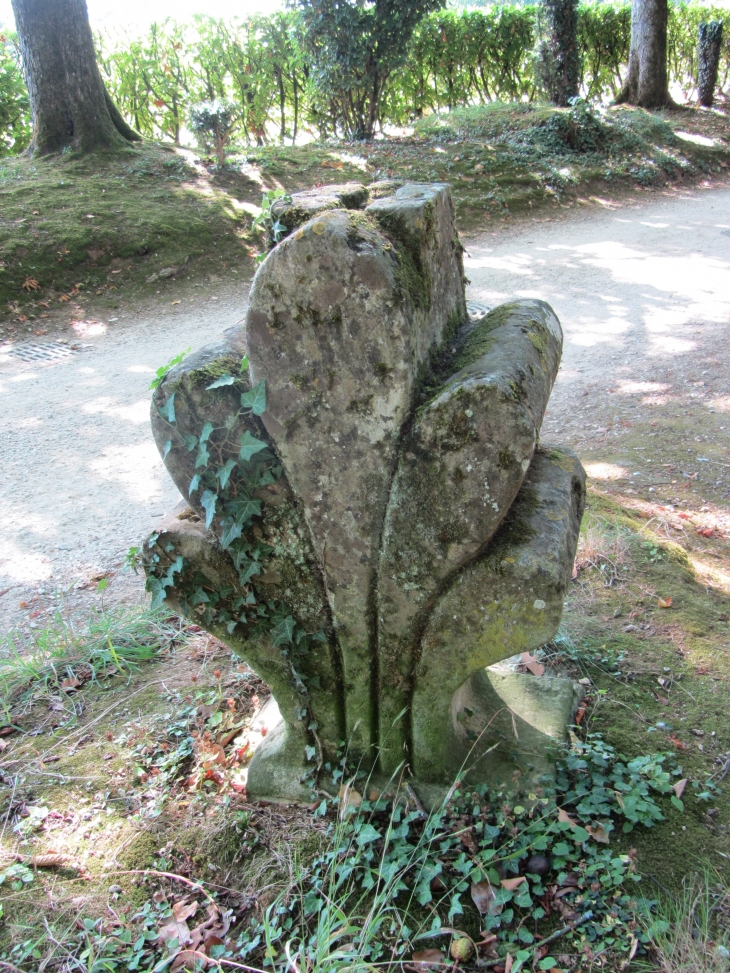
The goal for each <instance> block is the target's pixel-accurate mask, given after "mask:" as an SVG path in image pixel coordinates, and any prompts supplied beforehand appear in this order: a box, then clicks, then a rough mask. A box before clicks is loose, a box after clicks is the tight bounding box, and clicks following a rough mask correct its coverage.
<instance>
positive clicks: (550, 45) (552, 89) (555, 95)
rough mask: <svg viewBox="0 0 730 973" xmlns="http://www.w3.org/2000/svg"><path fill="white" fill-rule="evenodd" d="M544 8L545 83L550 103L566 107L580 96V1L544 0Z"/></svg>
mask: <svg viewBox="0 0 730 973" xmlns="http://www.w3.org/2000/svg"><path fill="white" fill-rule="evenodd" d="M544 7H545V12H546V14H547V21H548V33H549V36H548V41H547V50H546V52H545V56H546V60H547V63H546V65H545V69H546V71H545V73H546V75H547V77H546V78H545V82H546V86H547V89H548V94H549V97H550V101H552V103H553V104H554V105H560V106H561V107H565V106H566V105H569V104H570V102H571V99H572V98H575V97H577V95H578V91H579V85H580V50H579V47H578V0H544Z"/></svg>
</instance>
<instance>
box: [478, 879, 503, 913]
mask: <svg viewBox="0 0 730 973" xmlns="http://www.w3.org/2000/svg"><path fill="white" fill-rule="evenodd" d="M470 891H471V899H472V902H473V903H474V905H475V906H476V907H477V909H478V910H479V912H480V913H481V914H482V915H483V916H486V915H490V916H498V915H499V914H500V912H502V910H503V909H504V906H503V905H501V904H497V903H495V901H494V900H495V896H496V889H495V887H494V886H493V885H492V883H491V882H489V881H484V882H472V883H471V890H470Z"/></svg>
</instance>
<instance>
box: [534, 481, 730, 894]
mask: <svg viewBox="0 0 730 973" xmlns="http://www.w3.org/2000/svg"><path fill="white" fill-rule="evenodd" d="M680 523H681V521H680ZM665 527H666V521H662V520H661V519H657V518H654V517H652V516H651V512H649V511H647V510H646V509H645V507H644V505H636V506H635V505H633V504H631V503H630V502H629V504H626V503H621V502H617V500H616V499H614V498H612V497H609V496H607V495H605V494H602V493H597V492H594V493H592V494H591V495H590V497H589V504H588V509H587V513H586V516H585V519H584V524H583V531H582V536H581V543H580V547H579V551H578V556H577V559H576V564H577V567H578V574H577V578H576V580H575V581H574V583H573V586H572V594H571V596H570V598H569V601H568V604H567V607H566V613H565V615H564V631H565V634H566V636H567V637H568V641H567V642H562V641H561V640H560V639H558V640H557V642H556V644H555V645H554V646H553V650H554V655H553V661H554V662H556V663H557V662H558V660H560V663H561V664H563V665H567V667H568V669H569V670H570V671H572V672H573V673H574V674H575V675H576V676H582V677H587V678H589V679H590V680H591V681H592V686H591V689H590V692H589V695H588V698H587V700H586V704H587V708H586V715H585V721H584V724H583V725H584V726H587V728H588V729H589V730H591V731H595V732H599V733H601V734H602V735H603V736H604V738H605V739H606V740H607V742H609V743H610V744H612V745H613V746H614V747H616V749H617V750H619V751H621V752H622V753H624V754H626V756H627V757H629V758H632V757H635V756H637V755H639V754H644V753H650V752H657V751H666V752H668V753H670V754H671V755H672V759H673V760H675V761H676V762H677V763H678V764H679V765H680V766H681V774H680V775H679V777H678V779H680V778H687V779H688V781H689V783H688V785H687V788H686V791H685V794H684V797H683V800H684V805H685V809H684V812H683V813H681V812H680V811H678V810H677V809H675V808H674V807H672V806H671V805H670V804H669V803H668V802H667V806H666V807H663V810H664V812H665V815H666V819H665V820H664V821H663V822H660V823H659V824H658V825H656V826H655V827H654V828H652V829H650V830H647V829H644V828H637V829H635V830H634V831H633V832H632V833H631V835H629V836H627V838H626V839H625V840H623V841H621V840H619V841H618V842H617V846H618V847H620V850H621V851H626V850H628V848H630V847H633V848H635V849H636V852H637V861H638V870H639V871H640V872H641V874H643V875H645V876H647V877H646V879H645V888H644V894H646V895H648V896H649V897H654V896H655V895H656V894H657V892H658V891H659V889H661V888H662V887H663V888H665V889H668V890H670V892H672V893H676V892H677V890H679V889H680V888H681V886H682V883H683V881H684V880H685V879H686V878H687V877H688V875H690V874H691V873H692V872H693V871H697V870H700V869H701V868H702V866H703V864H705V865H707V866H708V867H710V869H713V870H716V871H717V873H718V874H719V875H721V876H722V877H723V879H724V880H725V882H728V881H730V775H728V777H727V779H724V778H723V774H724V770H723V768H724V767H725V765H726V763H727V761H728V758H730V710H729V709H728V706H727V699H728V685H729V684H730V624H729V623H728V613H730V584H728V581H730V577H729V576H728V575H727V574H723V573H722V571H720V572H719V573H716V574H715V576H714V578H711V577H709V576H708V575H707V574H706V573H705V572H704V571H703V569H702V568H701V567H700V566H698V565H697V564H696V563H693V558H692V552H691V551H688V550H687V547H688V545H687V543H686V542H682V541H681V533H680V532H679V531H677V534H676V535H675V536H677V537H679V538H680V540H679V541H678V540H670V539H669V538H668V537H667V535H666V531H665ZM690 544H691V541H690ZM717 551H718V556H719V560H721V564H722V567H724V568H725V569H727V551H726V550H723V549H722V546H721V542H720V544H718V545H717ZM723 579H724V580H723ZM668 603H669V606H668V607H662V605H667V604H668ZM566 645H567V646H569V647H568V648H567V650H566ZM571 660H573V661H572V662H571ZM708 780H712V781H713V783H714V784H715V785H717V786H718V787H719V788H721V790H722V792H721V793H720V792H719V791H717V792H716V791H714V790H713V789H712V788H710V796H709V798H707V799H704V800H700V799H698V796H697V795H698V794H700V793H704V792H706V791H707V790H708V788H707V786H706V782H707V781H708ZM624 846H625V847H624Z"/></svg>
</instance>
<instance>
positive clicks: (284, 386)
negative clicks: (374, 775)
mask: <svg viewBox="0 0 730 973" xmlns="http://www.w3.org/2000/svg"><path fill="white" fill-rule="evenodd" d="M422 195H423V194H422ZM382 202H387V200H383V201H382ZM416 211H417V212H422V213H424V214H426V215H427V216H428V219H425V218H424V220H423V221H422V224H423V225H422V226H420V227H419V226H416V225H415V222H416V221H417V219H418V217H414V223H413V226H411V225H410V224H409V225H408V233H407V237H408V242H407V244H406V243H403V242H402V240H401V239H400V238H397V237H396V236H395V235H393V236H386V235H385V233H384V232H382V231H381V230H380V229H379V228H378V225H377V224H376V223H375V221H374V220H373V219H371V218H369V217H368V216H367V215H363V214H354V213H349V212H346V211H343V210H333V211H327V212H324V213H322V214H321V216H319V217H317V218H316V219H315V220H313V221H310V222H309V223H307V224H305V225H304V226H302V227H300V228H299V229H298V230H297V231H296V232H295V233H294V234H293V235H292V236H291V237H289V238H287V239H286V240H284V241H283V242H282V243H281V244H280V245H279V246H278V247H277V248H276V249H275V250H274V251H273V252H272V253H271V254H270V255H269V256H268V257H267V259H266V261H265V262H264V264H263V265H262V267H261V268H260V270H259V272H258V274H257V275H256V279H255V281H254V285H253V288H252V292H251V303H250V307H249V312H248V316H247V320H246V331H247V346H248V354H249V361H250V368H251V375H252V381H254V382H260V381H261V380H265V381H266V385H267V391H268V407H267V411H266V413H265V414H264V416H263V420H264V423H265V425H266V428H267V431H268V433H269V435H270V436H271V439H272V440H273V442H274V444H275V445H276V448H277V451H278V453H279V456H280V457H281V459H282V462H283V464H284V467H285V469H286V470H287V475H288V478H289V481H290V483H291V485H292V488H293V490H294V492H295V493H296V495H297V496H298V497H300V498H301V500H302V502H303V505H304V512H305V516H306V519H307V523H308V524H309V527H310V530H311V533H312V537H313V539H314V544H315V547H316V549H317V552H318V554H319V557H320V559H321V563H322V565H323V570H324V573H325V579H326V584H327V589H328V593H329V597H330V604H331V607H332V610H333V613H334V616H335V620H336V625H337V634H338V637H339V641H340V646H341V650H342V658H343V666H344V678H345V692H346V697H347V701H348V703H347V729H348V736H350V737H351V736H352V735H353V734H355V739H354V740H353V744H354V746H355V747H356V749H360V750H362V749H366V748H367V747H368V746H370V745H371V744H374V743H375V742H376V741H377V732H378V731H377V726H376V725H375V715H374V712H373V704H372V695H373V687H372V685H371V681H372V679H373V667H372V661H371V660H372V650H371V645H372V641H373V623H374V614H375V606H374V602H373V598H374V584H375V576H374V568H375V566H376V562H377V553H378V548H379V544H380V534H381V530H382V522H383V516H384V511H385V505H386V502H387V498H388V494H389V490H390V484H391V480H392V476H393V469H394V465H395V458H396V452H397V446H398V440H399V437H400V434H401V429H402V427H403V425H404V423H405V422H406V421H407V419H408V416H409V413H410V411H411V408H412V405H413V402H414V399H415V395H416V391H417V388H418V381H419V378H420V377H421V376H422V375H423V373H424V369H425V367H426V363H427V360H428V356H429V354H430V352H431V351H432V349H433V347H434V345H438V344H439V343H440V342H441V341H442V340H443V338H444V336H445V334H446V333H447V332H448V331H449V329H451V330H452V331H453V330H454V329H455V327H456V326H457V325H458V324H460V323H461V321H462V320H463V318H464V299H463V281H462V270H461V250H460V248H458V247H456V246H453V245H452V244H453V239H452V238H453V225H452V213H451V204H450V197H449V194H448V191H447V189H446V188H445V187H438V188H437V190H436V191H434V192H433V193H431V195H430V196H429V198H421V197H419V201H418V207H414V212H416ZM409 213H410V210H409ZM393 222H394V223H395V222H397V221H393ZM396 229H397V228H396ZM401 229H402V228H401ZM393 232H394V233H395V230H394V231H393ZM444 239H447V240H448V245H447V246H444V245H443V241H444ZM422 253H424V254H425V253H428V254H431V256H430V258H429V259H430V266H429V268H428V270H427V271H425V270H424V267H425V266H426V261H425V257H422ZM434 292H437V293H439V294H440V295H442V296H441V297H440V298H439V305H438V307H439V309H440V310H439V311H438V312H436V311H435V310H434V309H433V308H432V304H431V297H430V295H431V294H432V293H434ZM443 295H447V296H448V295H451V296H450V298H448V300H449V302H450V303H449V304H448V307H447V304H446V303H445V302H446V298H444V297H443ZM447 311H448V313H447Z"/></svg>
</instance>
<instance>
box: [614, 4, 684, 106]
mask: <svg viewBox="0 0 730 973" xmlns="http://www.w3.org/2000/svg"><path fill="white" fill-rule="evenodd" d="M668 18H669V9H668V4H667V0H632V4H631V50H630V53H629V71H628V74H627V76H626V81H625V82H624V86H623V88H622V89H621V91H620V92H619V96H618V98H617V99H616V102H617V104H622V103H625V102H628V103H629V104H630V105H638V106H639V107H641V108H670V107H672V106H673V105H674V102H673V101H672V99H671V97H670V95H669V82H668V74H667V20H668Z"/></svg>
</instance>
